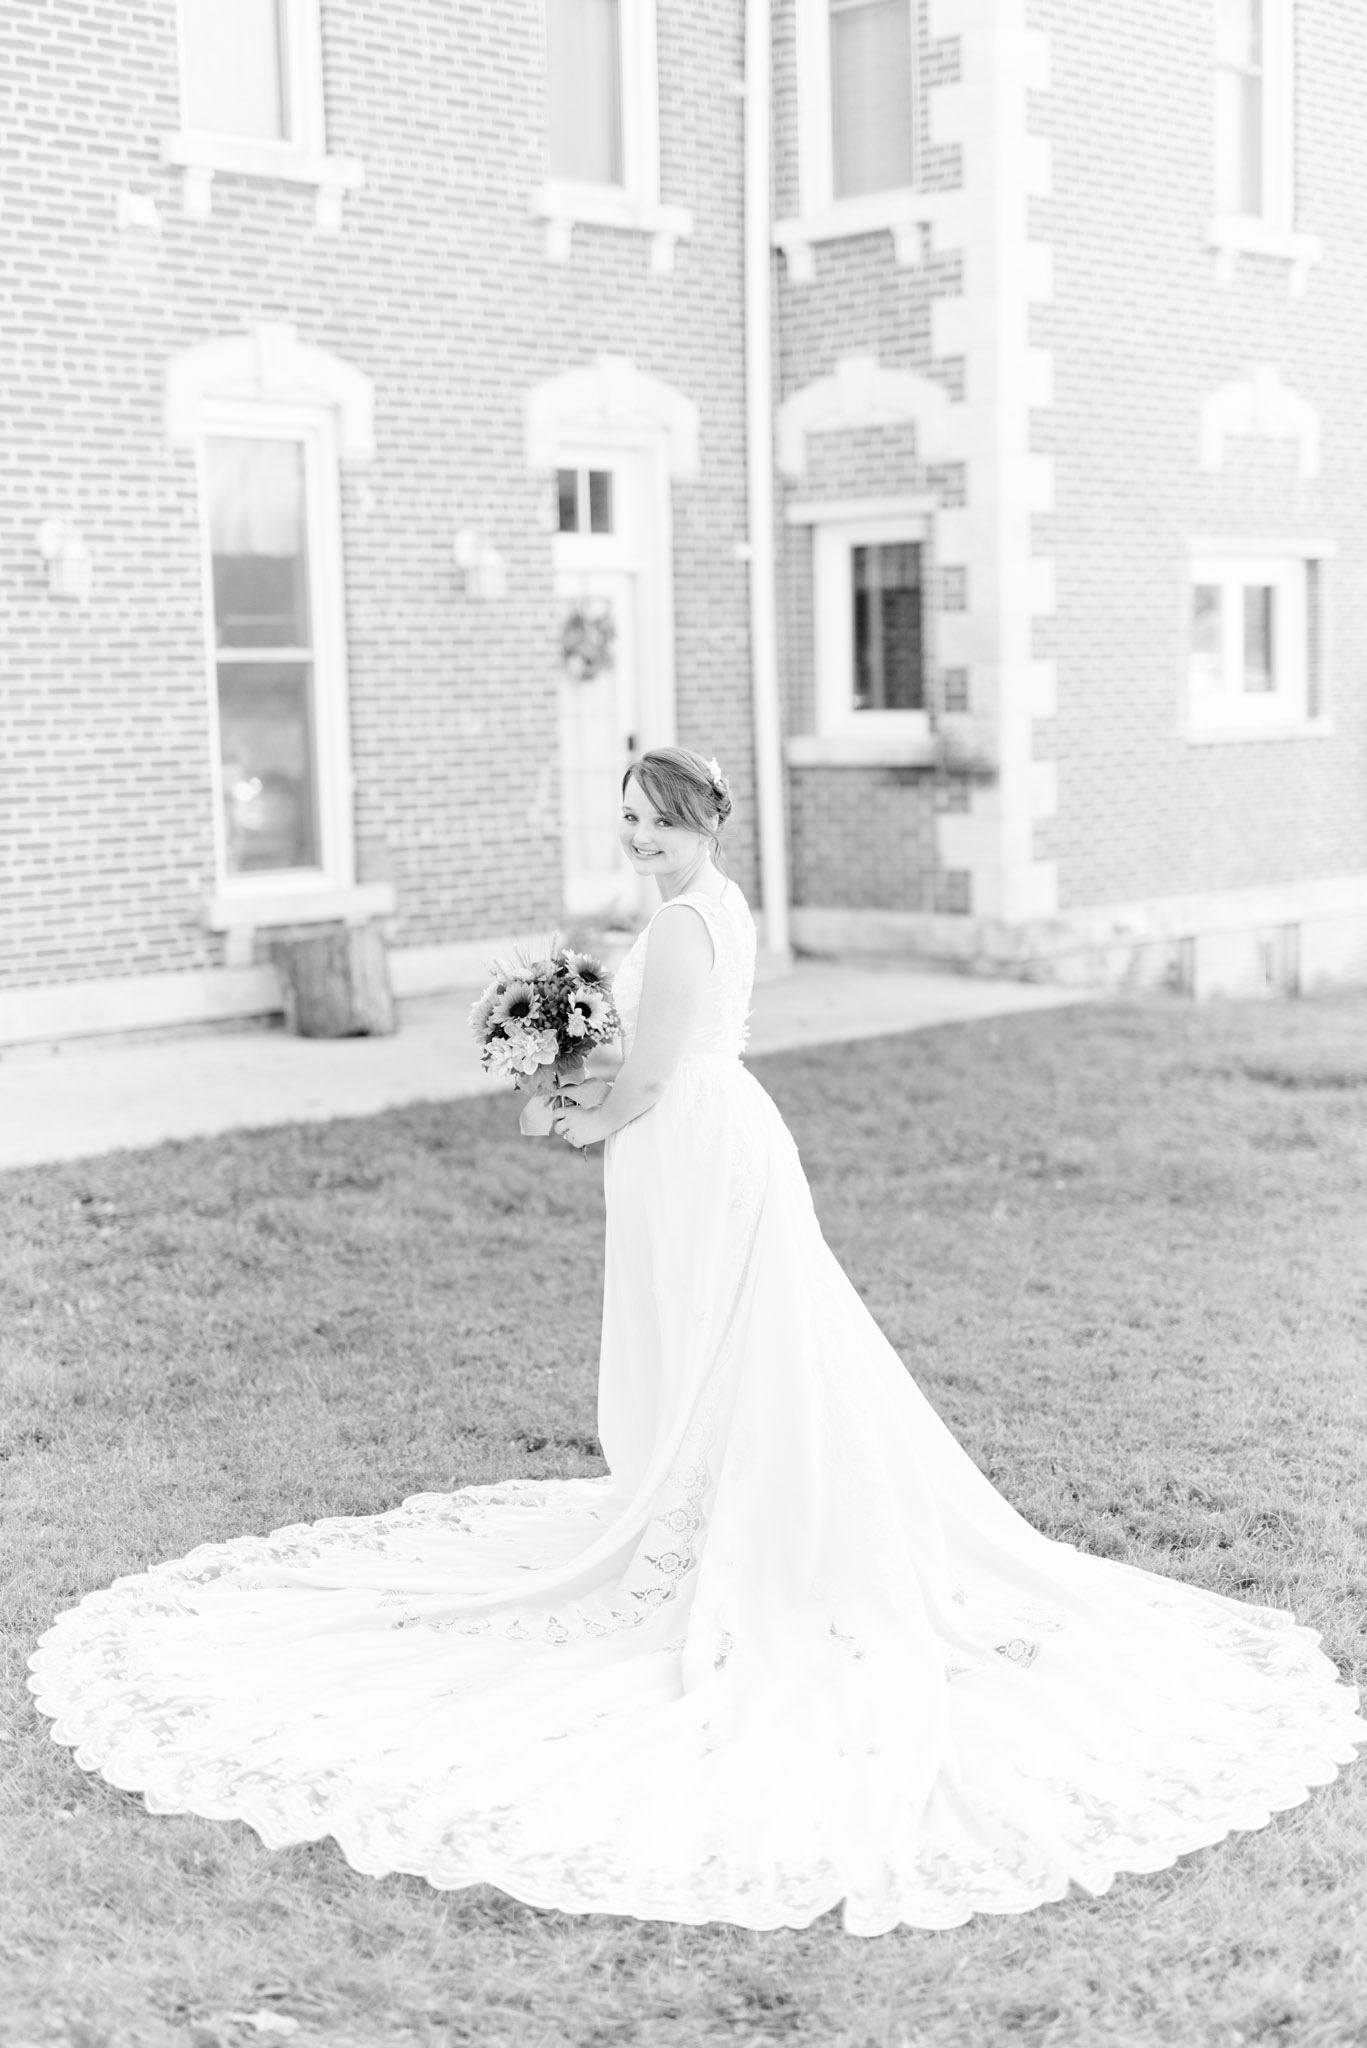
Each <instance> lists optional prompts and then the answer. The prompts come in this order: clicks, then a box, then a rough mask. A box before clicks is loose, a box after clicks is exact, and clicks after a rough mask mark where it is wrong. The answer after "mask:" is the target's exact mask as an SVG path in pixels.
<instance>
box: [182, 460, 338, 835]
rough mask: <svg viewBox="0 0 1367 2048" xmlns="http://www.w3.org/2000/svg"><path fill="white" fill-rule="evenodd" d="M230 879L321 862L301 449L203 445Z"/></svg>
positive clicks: (311, 627)
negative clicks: (231, 877) (234, 876)
mask: <svg viewBox="0 0 1367 2048" xmlns="http://www.w3.org/2000/svg"><path fill="white" fill-rule="evenodd" d="M205 476H206V484H207V490H208V500H209V546H210V554H211V558H212V566H213V603H214V643H215V645H216V647H217V648H218V663H217V678H218V728H219V751H220V768H221V776H222V793H223V819H224V846H225V850H226V861H227V870H228V873H229V874H230V875H241V874H253V873H262V872H269V871H270V870H274V869H290V868H313V867H318V866H319V865H320V864H321V851H320V845H319V835H318V789H317V781H318V771H317V747H316V744H315V733H314V709H313V690H314V665H313V658H312V657H313V626H312V619H311V616H310V599H309V575H308V527H307V513H306V499H305V474H304V449H303V445H302V443H301V442H299V441H291V440H284V439H270V440H265V439H263V440H251V439H248V438H246V437H242V438H239V437H237V436H232V437H228V436H223V437H215V438H212V439H210V440H209V441H208V442H207V443H206V446H205Z"/></svg>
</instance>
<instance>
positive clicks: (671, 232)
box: [532, 0, 693, 271]
mask: <svg viewBox="0 0 1367 2048" xmlns="http://www.w3.org/2000/svg"><path fill="white" fill-rule="evenodd" d="M540 24H541V76H542V81H543V90H544V92H545V95H546V106H545V109H544V110H543V116H542V121H541V137H540V151H541V165H542V171H543V176H542V180H541V183H540V184H539V185H538V186H537V188H536V190H535V192H534V193H533V195H532V212H533V213H534V214H536V215H538V216H540V218H542V219H543V220H545V222H546V223H547V238H546V253H547V255H548V257H549V258H550V259H551V261H552V262H561V263H563V262H567V261H568V260H569V256H570V248H571V230H572V228H573V227H574V225H575V224H576V223H583V224H585V225H587V226H591V227H609V228H632V229H637V230H639V231H641V232H643V233H645V234H649V235H651V236H653V237H654V243H653V247H652V252H651V260H652V265H653V267H654V268H655V269H656V270H659V271H668V270H670V269H672V268H673V261H674V244H675V242H676V241H677V240H679V239H680V238H681V237H682V238H686V237H688V236H689V235H691V234H692V232H693V215H692V213H691V211H690V210H689V208H687V207H684V206H667V205H665V204H663V203H662V201H661V199H660V66H659V51H658V40H657V23H656V0H619V5H618V10H617V25H618V34H619V36H620V38H621V45H620V49H619V53H618V61H619V76H620V79H621V91H622V108H621V113H622V182H621V184H620V185H605V184H595V183H592V182H590V181H588V180H584V179H577V178H561V177H556V176H554V175H553V174H552V172H551V167H550V122H549V118H548V111H549V93H550V74H549V56H548V38H547V32H546V12H545V0H542V4H541V8H540Z"/></svg>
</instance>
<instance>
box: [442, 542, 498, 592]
mask: <svg viewBox="0 0 1367 2048" xmlns="http://www.w3.org/2000/svg"><path fill="white" fill-rule="evenodd" d="M452 554H453V556H454V558H455V564H456V567H457V569H459V570H460V572H461V575H462V576H463V577H464V579H465V592H466V595H467V597H479V598H489V597H506V596H507V594H508V565H507V563H506V562H505V561H504V559H503V557H502V555H501V554H500V553H499V551H498V549H497V548H491V547H489V546H488V545H487V544H486V543H485V542H484V541H482V540H481V539H480V537H479V535H478V533H476V531H475V529H474V527H473V526H463V527H462V528H461V530H460V532H459V533H458V534H457V535H456V539H455V545H454V547H453V548H452Z"/></svg>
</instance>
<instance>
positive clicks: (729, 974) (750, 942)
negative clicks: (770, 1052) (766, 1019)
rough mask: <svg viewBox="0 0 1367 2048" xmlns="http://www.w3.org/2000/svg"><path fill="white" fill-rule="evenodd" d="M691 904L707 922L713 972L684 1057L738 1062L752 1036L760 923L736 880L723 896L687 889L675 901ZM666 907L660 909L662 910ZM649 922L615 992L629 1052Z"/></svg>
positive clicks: (615, 983)
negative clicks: (752, 1009) (756, 944)
mask: <svg viewBox="0 0 1367 2048" xmlns="http://www.w3.org/2000/svg"><path fill="white" fill-rule="evenodd" d="M671 900H672V901H673V902H674V903H688V904H691V905H692V907H693V908H694V909H695V910H696V911H697V912H698V914H699V916H700V917H701V918H702V920H703V922H704V923H705V924H706V926H707V929H708V932H709V933H710V935H711V939H712V949H713V959H712V972H711V974H710V975H709V976H708V978H707V987H706V989H705V991H704V995H703V1001H702V1003H701V1005H700V1007H699V1011H698V1018H697V1022H696V1023H695V1025H694V1027H693V1032H692V1035H691V1037H690V1038H689V1041H688V1045H687V1046H686V1048H685V1050H684V1058H685V1059H714V1060H715V1059H726V1060H734V1059H738V1058H739V1057H740V1055H741V1053H742V1052H744V1050H745V1043H746V1039H747V1038H748V1036H749V1024H748V1022H747V1020H748V1018H749V1014H750V995H751V991H752V989H753V987H754V982H755V922H754V919H753V918H752V917H751V915H750V908H749V905H748V904H747V903H746V901H745V898H744V896H742V894H741V892H740V890H739V889H738V888H737V887H736V884H735V883H734V882H728V883H727V884H726V887H725V889H724V890H723V891H722V893H721V895H720V896H707V895H703V894H701V893H700V892H695V891H693V890H685V891H684V893H683V894H682V895H681V896H675V897H673V898H672V899H671ZM665 908H667V906H666V905H665V904H663V903H662V904H661V905H660V910H664V909H665ZM660 910H657V911H656V912H655V916H654V917H652V918H651V919H650V922H649V923H648V924H647V925H646V927H645V929H644V931H642V932H639V933H638V934H637V937H636V940H635V943H634V944H633V945H632V948H631V951H630V952H629V953H628V954H627V956H626V959H625V960H624V961H623V962H622V964H621V966H620V967H619V968H618V970H617V973H616V974H615V976H614V977H613V983H612V993H613V997H614V999H615V1001H616V1004H617V1013H618V1015H619V1016H620V1017H621V1020H622V1047H623V1051H624V1052H630V1051H631V1047H632V1042H633V1040H634V1039H635V1036H636V1019H637V1016H638V1014H639V1012H640V1008H641V989H642V986H643V983H644V980H645V962H646V942H647V940H648V938H649V936H650V927H651V925H653V924H654V922H655V918H656V917H658V916H659V915H660Z"/></svg>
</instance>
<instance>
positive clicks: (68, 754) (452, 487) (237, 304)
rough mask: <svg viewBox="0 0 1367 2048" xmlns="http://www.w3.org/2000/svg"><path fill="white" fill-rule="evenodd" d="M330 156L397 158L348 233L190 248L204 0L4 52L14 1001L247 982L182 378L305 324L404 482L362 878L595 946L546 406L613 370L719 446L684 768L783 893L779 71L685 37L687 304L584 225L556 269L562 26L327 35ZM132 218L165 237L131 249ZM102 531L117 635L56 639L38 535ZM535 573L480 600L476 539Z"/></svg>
mask: <svg viewBox="0 0 1367 2048" xmlns="http://www.w3.org/2000/svg"><path fill="white" fill-rule="evenodd" d="M323 27H324V64H325V79H326V99H327V113H328V141H329V147H330V148H331V149H332V150H333V151H334V152H336V153H339V154H343V155H348V156H355V157H358V158H360V159H361V160H362V162H363V163H364V165H365V171H366V184H365V187H364V189H363V190H362V191H360V192H358V193H354V194H348V195H347V197H346V200H345V206H344V222H343V228H342V232H341V234H340V236H339V237H337V238H335V239H330V238H323V237H320V236H319V235H318V234H317V232H316V231H315V228H314V226H313V200H312V193H311V192H309V191H307V190H306V189H304V188H301V187H297V186H290V185H286V184H281V183H277V182H273V181H264V180H258V179H248V178H244V177H237V176H232V175H228V174H220V175H219V176H218V177H217V178H216V179H215V181H214V196H213V212H212V215H211V217H210V218H208V219H205V220H193V219H188V218H186V217H185V215H184V214H183V212H182V210H181V201H180V182H179V180H180V173H179V172H178V171H176V170H174V169H171V168H168V167H163V165H162V163H161V157H160V146H161V141H162V138H163V137H164V136H166V135H169V134H170V133H172V132H173V131H175V130H176V129H177V128H178V126H179V117H178V105H177V88H176V60H175V11H174V0H126V4H124V5H122V6H120V7H118V8H117V9H115V8H112V7H108V6H103V7H101V6H96V5H77V4H74V0H73V4H71V5H67V6H63V7H61V8H56V7H53V6H51V5H49V4H47V0H13V4H12V5H10V6H9V7H7V8H6V10H5V14H4V21H3V24H0V162H3V165H4V180H5V184H6V187H7V198H6V204H5V206H4V208H3V209H2V210H0V265H3V274H4V276H5V280H6V286H7V290H6V294H5V298H4V301H3V304H0V391H3V394H4V399H3V403H4V406H5V432H4V434H3V435H2V436H0V464H2V465H3V476H4V484H5V488H4V490H3V492H2V493H0V605H3V622H2V632H0V732H2V733H3V736H4V737H3V747H2V748H0V874H3V877H4V881H3V888H0V985H4V986H10V987H14V986H23V985H27V984H29V983H36V982H48V981H60V980H64V979H79V978H82V977H90V976H105V975H117V974H124V973H137V972H140V971H150V970H152V969H164V968H185V969H189V968H195V967H199V966H203V965H212V964H214V963H215V962H216V961H217V960H218V959H219V958H220V957H221V955H220V952H219V943H220V942H219V941H217V940H215V939H213V938H210V937H209V936H207V935H206V934H205V933H204V931H203V929H202V926H201V922H200V910H201V903H202V900H203V897H204V896H205V894H206V893H207V891H208V889H209V888H210V886H211V884H212V873H213V855H212V841H211V831H212V812H211V803H212V799H211V790H210V770H209V751H208V749H209V739H208V710H207V685H206V680H205V674H204V659H203V639H202V633H203V620H202V615H201V594H200V567H199V558H198V546H199V541H198V524H197V509H196V503H195V485H194V475H193V464H192V461H191V457H190V455H189V452H188V451H187V450H185V449H181V448H172V447H171V446H169V445H168V442H167V439H166V435H165V431H164V427H163V421H162V387H163V375H164V368H165V364H166V362H167V360H168V358H169V357H171V356H172V355H174V354H176V353H177V352H179V351H180V350H182V349H185V348H187V347H191V346H193V345H195V344H197V343H199V342H202V341H205V340H209V339H212V338H216V337H222V336H231V335H237V334H241V333H243V332H244V331H246V330H247V329H248V328H250V327H251V326H252V325H253V324H254V323H255V322H257V321H260V320H263V319H267V320H272V319H273V320H287V321H290V322H292V323H293V324H294V325H295V326H296V327H297V329H298V331H299V334H300V336H301V338H302V339H304V340H306V341H309V342H312V343H316V344H318V345H320V346H322V347H324V348H327V349H329V350H331V351H333V352H334V353H335V354H337V355H340V356H342V357H344V358H345V359H347V360H348V361H350V362H352V363H354V364H355V365H356V366H357V367H359V368H360V369H362V370H364V371H365V372H366V374H367V375H368V376H370V377H371V378H372V379H373V380H374V385H375V395H376V443H377V446H376V454H375V458H374V461H373V462H372V463H371V464H369V465H368V466H366V467H365V468H364V469H358V470H353V471H350V472H346V473H344V479H343V508H342V512H343V539H344V554H345V573H346V584H347V632H348V643H349V646H348V660H349V671H350V689H351V705H352V744H353V759H354V766H355V771H356V781H357V787H356V833H357V844H358V862H359V870H360V878H361V879H362V880H365V879H375V878H381V877H385V878H388V877H392V878H393V879H394V880H395V881H396V882H397V885H398V889H399V902H400V916H399V919H398V923H397V927H396V930H395V938H396V939H397V941H398V942H399V943H403V944H413V943H433V942H439V941H445V940H459V939H466V938H475V937H479V936H482V935H485V934H493V933H498V932H507V931H509V930H515V929H525V928H527V927H528V926H536V925H542V924H549V923H551V922H553V921H554V919H555V917H556V916H557V914H558V911H559V901H560V898H559V886H560V885H559V874H560V855H559V843H558V820H557V817H556V812H555V798H554V789H555V778H554V774H553V773H552V774H550V775H549V776H548V775H547V773H546V771H547V769H548V767H549V768H552V769H553V767H554V760H555V748H556V681H557V677H556V647H555V634H554V625H555V608H554V601H553V587H552V569H551V536H550V516H549V513H550V508H549V503H548V498H547V494H546V485H545V481H544V479H542V478H538V477H535V476H532V475H529V474H528V472H527V470H526V467H525V458H524V454H523V405H524V399H525V395H526V393H527V391H528V389H529V387H530V386H532V385H533V384H535V383H537V382H539V381H541V380H542V379H544V378H546V377H548V376H552V375H554V374H556V373H558V372H559V371H562V370H564V369H568V368H572V367H575V366H577V365H580V364H587V363H588V362H590V361H592V359H593V358H594V356H595V355H596V354H598V353H599V352H600V351H612V352H615V353H618V354H625V355H629V356H631V357H632V358H633V359H634V361H635V362H636V363H637V365H638V367H640V368H642V369H645V370H648V371H650V372H652V373H653V374H655V375H657V376H659V377H662V378H664V379H666V380H667V381H668V382H670V383H671V384H673V385H676V386H677V387H678V388H679V389H681V390H682V391H684V392H685V393H686V394H688V395H689V396H690V397H692V398H694V399H695V400H697V401H698V402H699V404H700V405H701V408H702V440H701V468H700V473H699V475H698V476H697V478H696V479H694V480H692V481H690V482H687V483H681V484H677V485H676V486H675V488H674V518H675V558H674V602H675V611H676V624H677V655H676V661H677V686H678V722H679V735H680V738H681V739H683V740H684V741H685V742H689V743H695V744H697V745H699V746H701V747H703V748H704V749H705V750H706V751H707V752H709V753H710V752H715V753H717V755H718V756H719V757H720V758H721V759H722V761H723V762H724V765H725V767H726V769H727V772H728V774H729V775H730V776H731V779H732V783H733V787H734V788H735V790H736V793H737V798H738V802H737V812H738V818H737V823H736V828H735V839H734V841H733V843H732V847H731V851H730V865H731V868H732V872H733V873H735V874H736V875H737V876H738V879H739V880H740V881H741V882H742V885H743V886H746V887H747V888H749V887H751V886H752V884H753V881H754V850H753V831H752V828H751V823H750V813H751V810H752V805H751V803H750V794H751V790H752V786H753V771H752V760H751V747H750V713H749V694H748V643H747V627H746V611H747V607H746V581H745V569H744V565H743V563H741V562H739V561H738V560H737V559H736V554H735V548H736V543H737V542H738V541H739V540H740V539H742V538H743V535H744V532H745V490H744V411H743V382H742V373H743V353H742V346H741V342H742V332H741V300H740V290H741V272H740V232H741V201H742V191H741V175H740V173H741V159H740V152H741V102H740V101H739V100H738V99H737V98H736V97H735V96H734V95H733V94H731V93H730V92H729V91H728V90H727V88H728V86H729V84H730V83H731V81H732V80H733V79H734V78H735V77H736V76H737V75H738V74H739V72H740V70H741V65H742V22H741V14H740V10H739V9H738V8H736V7H735V6H734V5H733V4H731V0H687V4H686V5H684V4H680V5H670V6H662V7H661V9H660V22H659V48H660V111H661V181H662V196H663V198H664V199H665V200H666V201H669V202H674V203H679V204H685V205H688V206H690V207H691V208H692V209H693V213H694V219H695V231H694V235H693V237H692V239H691V240H685V241H681V242H680V243H679V245H678V250H677V260H676V267H675V271H674V273H673V274H672V275H665V276H658V275H655V274H653V273H652V271H651V269H650V264H649V244H648V240H647V238H646V237H645V236H643V235H638V234H634V233H626V232H620V231H615V230H609V229H596V228H589V227H582V226H577V227H576V228H575V230H574V238H573V253H572V259H571V261H570V263H569V264H568V265H564V266H561V265H555V264H552V263H550V262H548V260H547V257H546V254H545V248H544V227H543V224H542V223H540V222H538V221H535V220H533V219H532V218H531V216H530V213H529V199H530V196H531V193H532V191H533V189H534V188H535V186H536V185H537V184H538V183H539V181H540V179H541V177H542V175H543V166H542V162H541V143H540V137H541V133H542V126H543V123H542V113H541V106H540V103H539V95H540V87H541V64H542V59H541V54H540V48H539V40H538V37H539V31H538V10H537V9H536V8H535V7H533V6H531V5H528V4H526V0H490V4H489V5H486V6H484V7H482V8H480V9H477V10H471V9H455V8H451V7H449V6H447V5H445V4H443V0H417V4H414V5H412V6H410V7H407V8H404V9H402V10H398V11H396V10H394V9H393V8H392V7H389V6H386V5H384V4H383V0H324V6H323ZM121 187H127V188H129V189H131V190H133V191H135V192H138V193H141V194H150V195H152V196H153V197H154V198H155V200H156V202H157V205H158V207H159V209H160V213H161V221H162V226H161V231H160V233H159V234H153V233H150V232H147V231H136V230H124V231H120V230H119V229H118V228H117V227H116V222H115V207H116V195H117V193H118V191H119V190H120V188H121ZM53 513H65V514H69V515H70V516H72V517H74V518H75V519H76V521H77V523H78V525H79V527H80V529H81V531H82V533H83V535H84V536H85V538H86V539H87V541H88V542H89V544H90V546H91V549H92V552H93V556H94V589H93V595H92V599H91V602H90V604H89V606H88V607H87V608H85V609H79V608H78V607H76V606H75V605H73V604H70V603H64V602H58V601H54V600H53V599H52V598H51V597H49V595H48V593H47V589H46V581H45V569H44V565H43V563H42V562H41V560H40V558H39V556H38V554H37V552H36V548H35V544H34V535H35V532H36V528H37V526H38V523H39V521H40V520H41V519H43V518H44V517H47V516H49V515H51V514H53ZM467 525H474V526H476V527H478V529H479V530H480V531H481V533H482V534H483V535H484V537H485V538H486V539H487V540H488V541H490V542H491V543H492V544H493V545H495V546H496V547H497V548H498V549H499V550H500V551H501V553H502V554H503V555H504V557H505V559H506V561H507V565H508V594H507V596H506V598H504V599H501V600H491V601H487V602H482V603H481V602H475V601H473V600H472V599H470V598H469V597H467V596H465V595H464V594H463V593H462V592H461V590H460V588H459V586H458V579H457V578H456V576H455V575H454V573H453V570H452V567H451V553H450V551H451V543H452V540H453V537H454V534H455V532H456V531H457V530H458V529H459V528H460V527H462V526H467Z"/></svg>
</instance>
